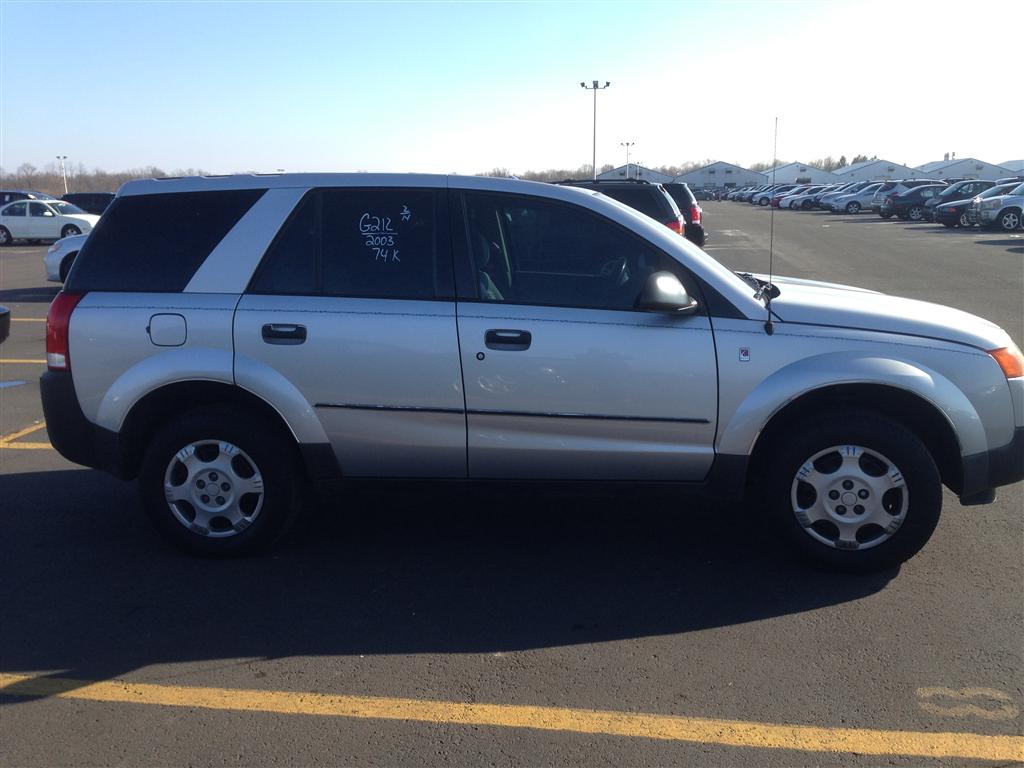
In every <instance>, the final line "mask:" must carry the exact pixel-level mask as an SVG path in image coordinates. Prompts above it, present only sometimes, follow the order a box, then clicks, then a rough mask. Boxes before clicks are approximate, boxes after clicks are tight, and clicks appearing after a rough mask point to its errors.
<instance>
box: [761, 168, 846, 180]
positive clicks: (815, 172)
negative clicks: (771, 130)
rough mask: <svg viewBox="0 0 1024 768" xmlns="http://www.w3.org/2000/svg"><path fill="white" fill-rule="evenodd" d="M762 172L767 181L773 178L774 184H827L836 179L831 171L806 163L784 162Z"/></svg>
mask: <svg viewBox="0 0 1024 768" xmlns="http://www.w3.org/2000/svg"><path fill="white" fill-rule="evenodd" d="M762 173H763V174H764V177H765V178H766V179H767V180H768V182H769V183H771V182H772V180H773V179H774V181H775V183H776V184H829V183H832V182H834V181H835V180H836V177H835V175H834V174H832V173H831V172H829V171H823V170H821V168H815V167H814V166H813V165H807V164H806V163H785V164H784V165H777V166H775V167H774V168H768V169H767V170H765V171H762ZM773 174H774V175H773Z"/></svg>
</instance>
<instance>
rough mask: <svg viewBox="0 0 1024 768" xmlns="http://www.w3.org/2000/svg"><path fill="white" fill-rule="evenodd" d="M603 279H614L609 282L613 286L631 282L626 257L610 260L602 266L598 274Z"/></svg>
mask: <svg viewBox="0 0 1024 768" xmlns="http://www.w3.org/2000/svg"><path fill="white" fill-rule="evenodd" d="M598 274H599V275H600V276H601V277H606V278H614V279H611V280H609V281H608V282H609V283H611V284H612V285H625V284H626V283H627V282H629V267H628V265H627V261H626V257H625V256H622V257H620V258H618V259H610V260H609V261H606V262H605V263H604V264H602V265H601V269H600V271H599V272H598Z"/></svg>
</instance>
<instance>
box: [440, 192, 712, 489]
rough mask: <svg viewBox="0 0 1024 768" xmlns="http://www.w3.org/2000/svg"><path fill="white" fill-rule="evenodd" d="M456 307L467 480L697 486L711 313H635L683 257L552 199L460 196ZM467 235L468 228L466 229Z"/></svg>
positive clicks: (708, 405)
mask: <svg viewBox="0 0 1024 768" xmlns="http://www.w3.org/2000/svg"><path fill="white" fill-rule="evenodd" d="M463 200H464V207H463V212H464V217H463V220H462V221H460V222H459V223H460V226H456V227H453V237H463V238H465V248H464V249H463V248H458V249H457V252H458V251H462V250H465V251H466V252H467V253H468V255H467V256H466V258H465V259H464V261H465V262H466V263H465V264H464V265H460V266H459V267H458V268H459V269H460V270H464V271H463V272H460V274H467V276H471V277H469V282H470V283H471V288H470V289H469V290H468V291H467V292H466V294H467V295H466V298H467V299H468V300H465V301H463V300H462V291H463V289H462V287H461V286H460V302H459V305H458V325H459V341H460V346H461V354H462V367H463V375H464V382H465V388H466V408H467V426H468V431H469V434H468V445H469V474H470V476H471V477H475V478H559V479H584V478H603V479H612V480H631V479H649V480H681V481H698V480H701V479H703V478H704V477H705V475H706V474H707V472H708V470H709V468H710V466H711V463H712V459H713V456H714V452H713V443H714V436H715V426H716V418H717V396H718V382H717V368H716V359H715V349H714V343H713V340H712V332H711V326H710V321H709V319H708V317H707V316H706V315H703V314H700V315H691V316H685V317H680V316H673V315H671V314H668V313H657V312H646V311H639V310H637V309H635V304H636V300H637V298H638V296H639V293H640V289H641V287H642V286H643V284H644V282H645V280H646V278H647V276H648V275H650V274H651V273H652V272H655V271H659V270H669V271H672V272H674V273H675V274H677V276H679V277H680V279H681V280H682V281H683V282H684V284H685V285H686V286H687V288H688V289H689V290H690V291H691V293H692V292H693V290H694V289H695V285H694V281H693V279H692V277H691V276H689V274H688V273H687V272H686V270H685V269H684V268H683V267H682V265H680V264H679V263H678V262H677V261H675V260H674V259H672V258H671V257H670V256H668V255H667V254H665V253H662V252H661V251H659V250H657V249H655V248H654V247H653V246H651V245H650V244H649V243H648V242H646V241H645V240H643V239H642V238H640V237H639V236H637V235H635V234H634V233H631V232H629V231H628V230H626V229H625V228H623V227H621V226H620V225H618V224H616V223H614V222H612V221H611V220H608V219H605V218H603V217H601V216H599V215H597V214H594V213H592V212H590V211H586V210H584V209H581V208H579V207H577V206H573V205H568V204H564V203H560V202H557V201H553V200H548V199H544V198H537V197H528V196H519V195H506V194H487V193H475V192H474V193H465V195H464V197H463ZM459 229H461V230H462V231H461V232H460V231H458V230H459Z"/></svg>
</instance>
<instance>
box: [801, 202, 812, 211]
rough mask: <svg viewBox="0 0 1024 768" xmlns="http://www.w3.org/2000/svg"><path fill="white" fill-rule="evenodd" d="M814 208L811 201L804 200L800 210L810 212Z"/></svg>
mask: <svg viewBox="0 0 1024 768" xmlns="http://www.w3.org/2000/svg"><path fill="white" fill-rule="evenodd" d="M813 206H814V203H812V202H811V201H810V200H804V201H803V202H802V203H800V210H801V211H809V210H811V208H812V207H813Z"/></svg>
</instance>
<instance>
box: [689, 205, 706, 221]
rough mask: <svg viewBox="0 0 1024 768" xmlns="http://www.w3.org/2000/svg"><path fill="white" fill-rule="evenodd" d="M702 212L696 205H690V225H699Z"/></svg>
mask: <svg viewBox="0 0 1024 768" xmlns="http://www.w3.org/2000/svg"><path fill="white" fill-rule="evenodd" d="M703 212H704V211H702V210H701V208H700V206H699V205H697V204H696V203H694V204H693V205H691V206H690V223H691V224H700V215H701V214H702V213H703Z"/></svg>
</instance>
